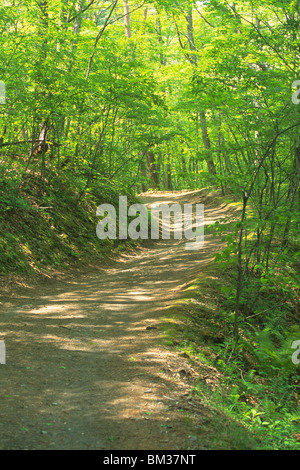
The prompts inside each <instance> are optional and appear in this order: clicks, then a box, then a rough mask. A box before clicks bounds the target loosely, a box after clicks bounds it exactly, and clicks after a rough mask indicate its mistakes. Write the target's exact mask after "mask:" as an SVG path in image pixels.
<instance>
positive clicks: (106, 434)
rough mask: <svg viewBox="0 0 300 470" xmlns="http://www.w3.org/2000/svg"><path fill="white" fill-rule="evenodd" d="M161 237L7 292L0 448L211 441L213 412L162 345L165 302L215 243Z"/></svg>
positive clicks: (2, 311)
mask: <svg viewBox="0 0 300 470" xmlns="http://www.w3.org/2000/svg"><path fill="white" fill-rule="evenodd" d="M141 200H142V202H143V203H145V204H150V203H152V202H157V201H160V202H168V203H173V202H179V203H180V204H183V203H196V202H199V203H203V202H204V203H205V223H206V224H210V223H213V222H214V221H215V220H217V219H220V218H222V217H224V215H225V212H226V205H225V204H221V206H220V205H216V204H215V203H214V200H213V199H208V198H205V197H203V193H201V192H177V193H162V192H159V193H147V194H144V195H141ZM185 242H186V240H158V241H156V242H151V243H149V244H147V245H146V246H143V247H142V248H139V249H137V251H136V252H135V253H132V252H131V253H130V254H127V255H120V256H119V258H118V259H116V260H114V261H113V262H112V263H108V264H107V265H103V266H98V267H97V268H96V267H95V268H94V269H92V270H91V269H85V270H84V271H83V272H79V271H76V272H73V274H72V273H69V274H68V275H66V276H65V277H64V276H62V277H61V278H59V277H56V278H53V279H48V280H44V281H43V282H42V281H41V282H39V283H33V284H32V285H28V286H26V287H23V288H18V289H10V292H9V291H7V290H6V291H5V290H3V292H4V295H3V297H2V304H1V307H0V339H1V340H4V341H5V345H6V354H7V357H6V364H3V365H0V397H1V398H0V449H8V450H20V449H29V450H88V449H95V450H97V449H105V450H113V449H116V450H132V449H134V450H166V449H168V450H184V449H208V448H209V446H210V441H209V422H210V417H211V411H210V410H209V409H208V408H207V407H206V406H205V405H204V404H203V403H201V401H200V400H199V399H197V398H195V397H193V396H192V395H191V394H190V390H191V387H192V385H193V383H194V381H195V379H196V378H197V372H196V371H195V370H194V369H193V368H192V367H191V365H190V364H189V362H188V360H187V358H185V357H184V355H182V354H181V355H180V354H178V352H176V350H174V348H173V349H172V348H168V347H167V346H166V345H164V343H163V342H162V337H161V331H160V321H161V318H162V315H163V312H164V309H165V308H166V307H168V306H169V305H170V304H171V303H172V302H173V301H174V299H176V298H178V296H180V293H181V292H182V289H183V288H184V286H185V285H186V284H187V283H189V282H191V281H192V280H193V279H194V278H195V277H196V276H197V274H198V273H200V272H201V270H203V269H205V266H207V265H208V264H209V263H210V262H211V259H212V257H213V254H214V253H215V252H216V251H217V250H218V249H219V247H220V245H219V243H220V242H219V241H218V239H217V238H215V237H213V236H212V235H210V234H208V235H206V236H205V244H204V247H203V249H201V250H195V251H187V250H185V247H184V244H185Z"/></svg>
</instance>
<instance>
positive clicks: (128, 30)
mask: <svg viewBox="0 0 300 470" xmlns="http://www.w3.org/2000/svg"><path fill="white" fill-rule="evenodd" d="M124 25H125V36H126V37H127V38H131V28H130V13H129V4H128V0H124Z"/></svg>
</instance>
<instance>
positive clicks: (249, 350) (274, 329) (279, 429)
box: [169, 262, 300, 450]
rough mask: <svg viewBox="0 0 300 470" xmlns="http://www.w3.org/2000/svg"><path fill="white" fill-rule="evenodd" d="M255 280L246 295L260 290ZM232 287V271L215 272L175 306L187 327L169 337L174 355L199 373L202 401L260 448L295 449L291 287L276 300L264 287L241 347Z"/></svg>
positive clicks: (295, 322) (299, 436) (297, 333)
mask: <svg viewBox="0 0 300 470" xmlns="http://www.w3.org/2000/svg"><path fill="white" fill-rule="evenodd" d="M204 276H206V277H204ZM250 281H252V284H251V282H249V284H248V286H247V288H248V290H249V291H250V290H251V291H252V289H253V288H255V289H258V287H259V283H258V280H257V278H255V277H254V278H253V279H252V280H250ZM274 282H275V280H274ZM234 283H235V276H234V272H233V271H232V270H231V269H230V268H229V269H226V268H224V267H220V264H219V263H218V262H216V263H215V264H214V265H212V267H211V268H209V270H207V271H206V273H205V274H203V275H202V277H201V278H199V279H198V280H197V281H196V282H194V284H193V285H191V286H190V287H189V289H187V290H186V291H185V293H184V295H183V298H182V299H181V301H180V303H179V304H178V305H177V307H176V309H175V311H179V312H180V317H181V320H182V319H184V320H183V322H182V321H181V325H182V323H183V324H184V327H182V326H180V327H178V328H179V331H177V329H178V328H176V326H175V327H173V329H172V330H170V335H169V336H170V338H171V340H170V342H171V343H172V338H173V339H174V338H175V337H176V336H177V339H176V341H173V343H174V344H175V345H176V348H178V349H179V350H180V351H184V353H185V354H187V355H188V356H189V358H190V360H192V361H193V363H194V365H195V364H196V365H197V366H198V370H199V380H198V381H197V383H196V384H195V387H194V389H195V393H196V394H197V395H198V396H199V398H201V400H202V401H204V402H206V403H207V404H208V405H209V406H210V407H212V408H213V409H216V410H218V411H219V412H222V413H223V414H224V416H227V417H228V419H229V418H230V419H233V420H235V421H236V423H238V424H239V425H243V426H244V427H245V428H246V429H248V431H249V433H250V434H249V439H252V437H254V438H255V442H256V444H255V448H257V449H267V450H279V449H280V450H281V449H284V450H296V449H297V450H298V449H300V433H299V429H300V411H299V403H300V397H299V383H300V382H299V371H300V365H299V362H300V361H299V359H300V352H299V353H298V352H297V350H296V349H295V348H294V346H295V345H296V344H298V349H299V347H300V344H299V343H300V341H299V340H300V328H299V301H298V299H297V297H295V295H294V294H295V291H294V288H291V289H290V290H288V289H284V291H280V290H279V291H277V293H275V291H274V289H272V287H270V288H268V287H266V286H265V285H263V284H260V292H259V295H258V296H257V304H256V305H257V307H256V306H254V308H253V310H252V311H251V312H249V310H248V309H247V308H245V310H244V313H243V317H242V319H241V320H240V324H239V339H238V341H236V338H235V337H234V335H233V323H234V317H233V306H234V297H233V295H232V292H233V290H234ZM220 292H221V294H220ZM245 305H246V304H245ZM245 312H246V313H245ZM175 316H176V315H175ZM178 335H179V336H178ZM178 338H179V339H178ZM298 341H299V343H298ZM292 359H293V360H292ZM207 371H209V373H207ZM224 423H225V421H224ZM224 423H220V429H219V430H218V431H217V432H218V433H220V432H221V429H222V428H223V427H224V426H226V424H224ZM236 429H239V426H237V428H236ZM233 434H234V433H233ZM250 436H251V437H250ZM235 437H236V439H238V438H239V436H238V435H236V436H234V435H233V436H232V441H231V442H235ZM211 445H212V447H213V446H214V442H212V443H211ZM244 445H245V448H247V439H246V440H245V443H244ZM252 448H253V447H252Z"/></svg>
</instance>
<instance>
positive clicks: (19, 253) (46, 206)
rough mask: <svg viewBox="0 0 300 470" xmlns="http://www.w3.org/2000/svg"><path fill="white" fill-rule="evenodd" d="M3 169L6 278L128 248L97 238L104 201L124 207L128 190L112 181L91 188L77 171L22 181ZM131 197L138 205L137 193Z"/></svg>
mask: <svg viewBox="0 0 300 470" xmlns="http://www.w3.org/2000/svg"><path fill="white" fill-rule="evenodd" d="M0 170H1V175H0V176H1V177H0V230H1V237H0V276H2V278H5V277H6V276H7V275H21V276H22V275H30V274H39V273H40V272H46V271H49V270H53V269H54V270H55V269H61V268H66V267H67V266H70V265H74V264H75V265H76V264H79V263H81V262H87V261H88V262H91V263H92V262H97V260H98V259H102V258H104V257H105V256H106V255H107V254H108V253H110V252H112V251H118V250H122V247H123V248H124V246H125V244H124V243H122V241H118V240H108V239H106V240H99V239H98V238H97V236H96V225H97V221H98V220H97V217H96V209H97V207H98V206H99V205H100V204H102V203H104V202H106V203H111V204H114V205H115V206H116V207H118V206H117V204H118V197H119V193H120V191H121V190H122V188H120V187H116V186H114V184H113V183H112V182H111V181H108V180H107V179H105V178H100V177H99V178H95V179H94V180H93V181H92V182H91V184H90V185H89V187H88V188H85V187H84V183H83V180H82V178H81V177H80V175H79V176H76V174H75V175H74V174H72V172H64V174H63V176H61V175H58V174H57V172H55V171H51V168H48V170H47V179H46V178H43V179H42V178H41V176H40V174H39V172H35V171H33V170H31V171H27V172H26V173H25V174H24V175H22V178H21V179H20V174H19V171H18V172H17V171H15V170H10V171H9V173H8V169H7V167H5V168H3V165H2V167H1V168H0ZM124 191H125V188H124V189H123V193H124ZM127 192H128V191H127ZM124 194H126V192H125V193H124ZM127 195H128V201H129V203H130V202H134V201H135V197H134V195H133V194H127ZM130 243H131V244H133V242H131V241H129V243H128V242H127V244H126V246H127V247H128V246H129V244H130Z"/></svg>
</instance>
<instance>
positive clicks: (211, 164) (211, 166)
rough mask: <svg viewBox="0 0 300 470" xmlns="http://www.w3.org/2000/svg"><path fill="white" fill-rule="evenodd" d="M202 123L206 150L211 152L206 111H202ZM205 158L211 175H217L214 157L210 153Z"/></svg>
mask: <svg viewBox="0 0 300 470" xmlns="http://www.w3.org/2000/svg"><path fill="white" fill-rule="evenodd" d="M200 125H201V130H202V138H203V145H204V148H205V150H206V151H208V152H210V150H211V145H210V139H209V136H208V132H207V125H206V117H205V112H204V111H200ZM205 160H206V163H207V168H208V172H209V173H210V174H211V175H215V174H216V167H215V164H214V161H213V159H212V158H211V157H210V156H209V155H207V156H205Z"/></svg>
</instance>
